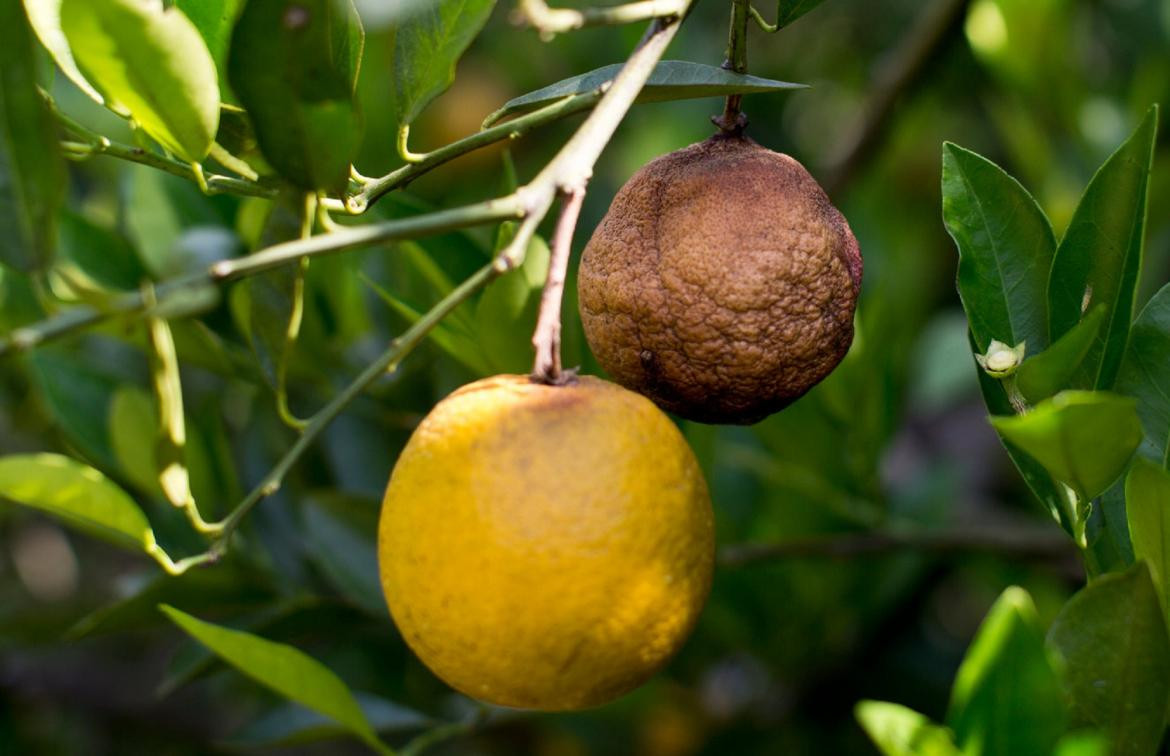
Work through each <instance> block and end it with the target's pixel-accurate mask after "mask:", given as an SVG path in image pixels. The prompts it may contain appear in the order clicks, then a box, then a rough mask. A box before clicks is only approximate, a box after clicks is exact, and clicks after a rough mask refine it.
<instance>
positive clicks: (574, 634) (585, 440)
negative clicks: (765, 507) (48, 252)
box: [378, 376, 714, 710]
mask: <svg viewBox="0 0 1170 756" xmlns="http://www.w3.org/2000/svg"><path fill="white" fill-rule="evenodd" d="M378 556H379V562H380V567H381V578H382V587H383V590H384V591H385V594H386V601H387V603H388V604H389V606H390V612H391V614H392V615H393V617H394V620H395V622H396V623H397V625H398V628H399V630H401V632H402V635H403V637H404V638H405V639H406V642H407V644H408V645H409V646H410V647H411V648H412V649H413V650H414V652H415V653H416V654H417V655H418V656H419V658H420V659H421V660H422V661H423V662H424V663H425V664H426V665H427V666H428V667H430V668H431V670H432V671H434V672H435V674H437V675H438V676H439V677H441V678H443V679H444V680H445V681H446V682H447V683H449V684H450V685H452V686H453V687H455V688H457V689H458V690H460V691H462V692H463V693H466V694H467V695H469V696H473V697H475V698H478V699H481V700H483V701H488V702H491V703H495V704H500V705H504V706H514V707H523V708H531V709H545V710H565V709H579V708H584V707H588V706H595V705H598V704H602V703H605V702H606V701H609V700H611V699H613V698H616V697H617V696H619V695H621V694H623V693H625V692H626V691H629V690H631V689H632V688H634V687H636V686H638V685H639V684H641V683H642V682H644V681H645V680H646V679H647V678H649V677H650V676H651V675H652V674H654V672H655V671H656V670H657V669H659V668H660V667H661V666H662V665H663V664H665V663H666V661H667V660H668V659H669V658H670V656H671V655H672V654H674V652H675V651H676V650H678V648H679V647H680V646H681V645H682V643H683V641H684V640H685V639H686V637H687V635H689V633H690V631H691V628H692V627H693V625H694V623H695V620H696V619H697V617H698V614H699V611H700V609H701V608H702V605H703V603H704V601H705V600H706V596H707V592H708V589H709V587H710V582H711V569H712V562H713V558H714V533H713V518H712V512H711V502H710V498H709V495H708V493H707V487H706V484H705V482H704V481H703V477H702V473H701V472H700V470H699V467H698V464H697V463H696V461H695V458H694V455H693V454H692V452H691V450H690V448H689V447H688V446H687V443H686V441H685V440H684V439H683V437H682V435H681V434H680V433H679V431H678V429H677V428H676V427H675V426H674V424H673V423H671V421H670V420H669V418H667V417H666V415H664V414H663V413H662V412H661V411H659V410H658V408H657V407H655V406H654V405H653V404H652V403H651V402H649V401H648V400H647V399H646V398H644V397H642V396H639V395H637V394H635V393H633V392H630V391H627V390H625V389H623V388H621V387H620V386H617V385H615V384H612V383H609V382H607V381H602V380H600V379H597V378H590V377H581V378H579V379H577V381H576V382H574V383H571V384H569V385H566V386H546V385H542V384H537V383H532V382H531V381H530V380H529V379H528V378H527V377H522V376H497V377H494V378H488V379H485V380H481V381H478V382H476V383H472V384H470V385H468V386H464V387H463V388H461V389H459V390H458V391H456V392H455V393H453V394H451V395H450V396H448V397H447V398H446V399H444V400H443V401H441V402H439V404H438V405H436V406H435V408H434V410H432V411H431V413H430V414H429V415H428V416H427V417H426V418H425V419H424V420H423V422H422V424H421V425H420V426H419V427H418V429H417V430H416V431H415V433H414V435H413V436H412V437H411V439H410V441H409V442H408V443H407V445H406V448H405V449H404V450H403V452H402V455H401V456H400V457H399V460H398V463H397V464H396V466H395V468H394V472H393V474H392V476H391V478H390V484H389V486H388V487H387V489H386V497H385V500H384V502H383V506H382V516H381V522H380V525H379V530H378Z"/></svg>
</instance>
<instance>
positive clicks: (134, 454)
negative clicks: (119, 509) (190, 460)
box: [109, 385, 162, 496]
mask: <svg viewBox="0 0 1170 756" xmlns="http://www.w3.org/2000/svg"><path fill="white" fill-rule="evenodd" d="M109 427H110V446H111V448H112V449H113V450H114V456H115V457H116V458H117V461H118V467H119V468H120V469H121V471H122V474H123V475H125V476H126V478H127V479H128V481H129V482H130V483H132V484H134V485H135V486H136V487H137V488H139V489H140V490H141V491H143V492H144V493H148V494H150V495H152V496H155V495H159V496H161V495H162V490H161V489H160V488H159V481H158V476H157V475H156V472H157V471H158V466H157V462H156V461H155V459H156V454H155V439H156V436H157V433H158V410H156V409H155V406H154V400H153V399H152V398H151V396H150V394H149V393H147V392H146V391H143V390H142V389H140V388H138V387H137V386H131V385H124V386H119V387H118V390H117V391H116V392H115V393H114V398H113V399H112V400H111V401H110V419H109Z"/></svg>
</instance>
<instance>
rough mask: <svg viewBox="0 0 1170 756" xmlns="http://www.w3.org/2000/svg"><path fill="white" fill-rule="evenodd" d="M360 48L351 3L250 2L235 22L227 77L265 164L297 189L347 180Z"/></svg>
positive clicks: (356, 139)
mask: <svg viewBox="0 0 1170 756" xmlns="http://www.w3.org/2000/svg"><path fill="white" fill-rule="evenodd" d="M362 44H363V34H362V30H361V22H360V21H359V20H358V17H357V13H356V12H355V11H354V10H353V7H352V5H351V4H350V3H349V2H337V1H335V0H248V3H247V4H246V5H245V6H244V10H243V12H242V13H241V14H240V18H239V21H238V22H237V23H236V27H235V31H234V32H233V33H232V41H231V48H230V50H229V53H228V79H229V80H230V81H231V84H232V88H233V89H234V90H235V93H236V95H237V96H238V97H239V98H240V102H241V103H243V105H244V107H245V108H246V109H247V111H248V114H249V115H250V116H251V118H252V125H253V126H254V127H255V130H256V138H257V139H258V140H259V143H260V150H261V152H263V153H264V157H265V159H267V160H268V162H269V163H270V164H271V165H272V167H273V168H274V169H276V171H277V172H279V173H280V174H281V175H282V176H283V177H284V178H285V179H287V180H288V181H289V182H291V183H292V184H294V185H295V186H297V187H299V188H301V189H304V190H307V191H318V190H328V191H333V192H341V191H343V190H344V189H345V187H346V184H347V182H348V180H349V167H350V161H351V160H352V159H353V155H354V153H355V152H356V150H357V147H358V144H359V143H360V139H361V134H360V131H361V128H360V121H359V118H358V114H357V110H356V107H355V104H354V97H353V92H354V86H355V84H356V82H357V76H358V67H359V63H360V60H361V49H362Z"/></svg>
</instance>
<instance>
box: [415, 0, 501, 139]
mask: <svg viewBox="0 0 1170 756" xmlns="http://www.w3.org/2000/svg"><path fill="white" fill-rule="evenodd" d="M495 5H496V1H495V0H438V2H435V3H434V4H432V5H429V6H427V7H425V8H420V9H419V10H418V12H417V13H414V14H412V15H411V16H410V17H408V18H406V19H403V20H402V22H401V23H400V24H399V25H398V27H397V28H396V29H395V35H394V104H395V108H396V109H397V114H398V123H399V124H410V123H414V119H415V118H417V117H418V114H419V113H421V112H422V110H423V108H425V107H426V106H427V105H428V104H429V103H430V101H431V100H433V99H435V98H436V97H438V96H439V95H440V94H442V93H443V91H444V90H446V89H447V87H449V86H451V82H453V81H455V64H456V63H458V62H459V58H460V56H461V55H463V52H464V51H465V50H466V49H467V46H468V45H470V44H471V41H472V40H473V39H475V37H476V35H477V34H479V31H480V29H482V28H483V25H484V24H485V23H487V20H488V16H490V15H491V13H492V8H494V7H495Z"/></svg>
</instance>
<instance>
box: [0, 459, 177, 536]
mask: <svg viewBox="0 0 1170 756" xmlns="http://www.w3.org/2000/svg"><path fill="white" fill-rule="evenodd" d="M0 498H3V499H7V500H9V501H13V502H16V503H17V504H23V505H24V506H26V507H33V508H34V509H39V510H41V511H44V512H47V513H49V514H51V515H53V516H54V517H57V518H59V519H61V520H63V521H64V522H66V523H68V524H70V525H73V526H75V527H77V528H79V529H81V530H84V531H86V532H88V533H91V534H93V535H96V536H99V537H101V538H104V539H105V540H108V541H110V542H112V543H115V544H117V545H119V546H122V547H125V548H130V549H138V550H146V549H149V548H150V547H151V546H152V545H153V544H154V534H153V532H152V531H151V529H150V523H149V522H148V521H147V519H146V516H145V515H144V514H142V510H141V509H139V508H138V505H137V504H135V503H134V500H133V499H131V498H130V497H129V496H128V495H127V494H126V492H125V491H123V490H122V489H121V488H119V487H118V486H117V485H116V484H115V483H114V482H113V481H111V480H109V479H108V478H106V476H104V475H102V474H101V473H100V472H98V471H97V470H95V469H93V468H92V467H90V466H88V465H84V464H82V463H81V462H78V461H77V460H74V459H70V458H69V457H63V456H61V455H59V454H24V455H14V456H9V457H0Z"/></svg>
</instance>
